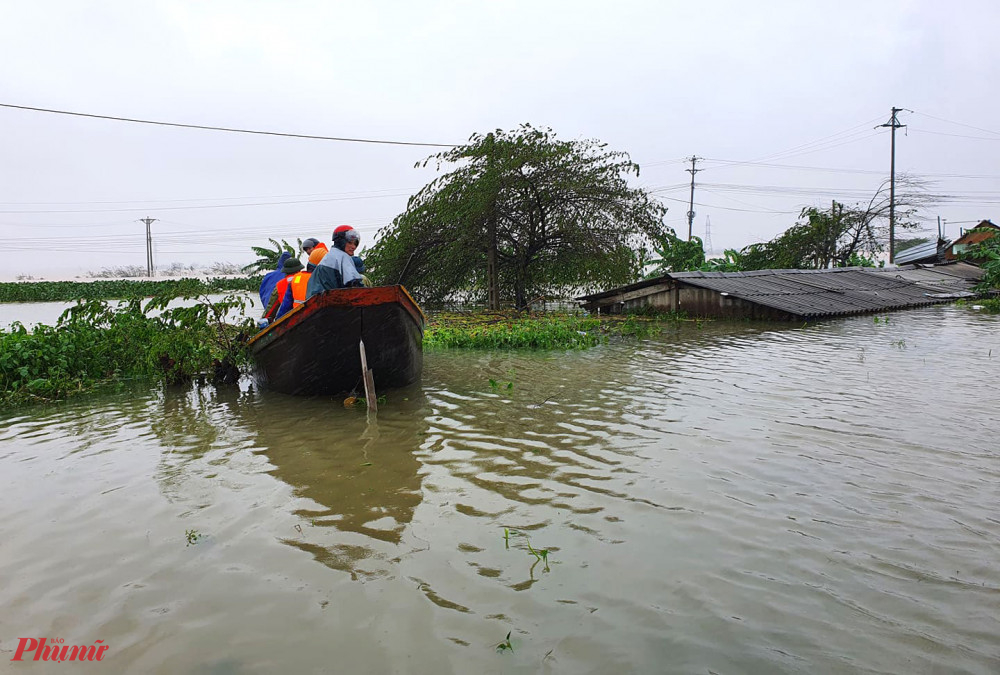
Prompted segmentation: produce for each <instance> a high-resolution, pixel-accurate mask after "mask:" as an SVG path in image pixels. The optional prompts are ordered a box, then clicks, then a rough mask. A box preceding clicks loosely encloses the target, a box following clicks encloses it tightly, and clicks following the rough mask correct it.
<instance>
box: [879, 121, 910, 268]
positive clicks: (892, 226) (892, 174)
mask: <svg viewBox="0 0 1000 675" xmlns="http://www.w3.org/2000/svg"><path fill="white" fill-rule="evenodd" d="M901 110H903V109H902V108H896V107H893V109H892V115H891V116H890V117H889V121H888V122H886V123H885V124H880V125H879V126H882V127H889V128H890V129H891V130H892V133H891V136H892V141H891V145H890V153H891V155H890V160H889V264H890V265H891V264H892V263H893V261H894V260H895V259H896V129H898V128H900V127H905V126H906V125H905V124H900V123H899V120H898V119H896V113H898V112H900V111H901Z"/></svg>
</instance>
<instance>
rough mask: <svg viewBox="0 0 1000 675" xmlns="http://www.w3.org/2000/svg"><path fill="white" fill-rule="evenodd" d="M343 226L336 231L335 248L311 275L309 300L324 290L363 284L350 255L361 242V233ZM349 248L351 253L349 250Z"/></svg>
mask: <svg viewBox="0 0 1000 675" xmlns="http://www.w3.org/2000/svg"><path fill="white" fill-rule="evenodd" d="M343 227H344V226H341V227H338V228H337V229H336V230H335V231H334V233H333V249H331V250H330V252H329V253H327V254H326V255H325V256H324V257H323V259H322V260H321V261H320V262H319V264H318V265H316V269H314V270H313V273H312V276H310V277H309V285H308V287H307V289H306V299H307V300H308V299H309V298H311V297H312V296H314V295H316V294H317V293H322V292H323V291H329V290H332V289H335V288H349V287H353V286H361V285H362V280H361V274H360V273H359V272H358V268H357V267H356V266H355V263H354V260H353V259H352V258H351V255H350V253H354V249H355V248H357V246H358V244H359V243H360V242H361V235H359V234H358V233H357V231H356V230H353V229H351V228H350V227H348V228H347V229H346V230H345V229H343ZM348 248H350V253H348V252H347V249H348Z"/></svg>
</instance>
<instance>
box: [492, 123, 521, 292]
mask: <svg viewBox="0 0 1000 675" xmlns="http://www.w3.org/2000/svg"><path fill="white" fill-rule="evenodd" d="M486 139H487V143H488V144H489V154H488V155H487V157H486V174H487V176H488V180H489V183H490V184H489V189H491V190H493V191H494V192H493V198H492V203H491V204H490V212H489V214H488V215H487V222H486V230H487V232H486V237H487V242H486V245H487V246H488V248H487V249H486V298H487V299H486V303H487V304H486V306H487V308H488V309H490V310H491V311H498V310H499V309H500V280H499V277H500V272H499V270H498V266H497V248H498V246H497V201H498V200H499V198H500V190H499V187H498V186H497V185H496V184H495V183H496V182H497V172H496V140H495V138H494V137H493V134H492V133H490V134H487V135H486ZM518 309H520V308H518Z"/></svg>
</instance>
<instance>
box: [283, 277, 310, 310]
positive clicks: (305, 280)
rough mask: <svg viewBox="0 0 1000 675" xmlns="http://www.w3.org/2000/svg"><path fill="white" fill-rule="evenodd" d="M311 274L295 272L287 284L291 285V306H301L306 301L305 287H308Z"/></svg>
mask: <svg viewBox="0 0 1000 675" xmlns="http://www.w3.org/2000/svg"><path fill="white" fill-rule="evenodd" d="M310 276H312V273H311V272H297V273H296V274H295V276H293V277H292V278H291V280H289V282H288V283H290V284H291V285H292V304H293V305H301V304H302V303H303V302H305V301H306V286H308V285H309V277H310Z"/></svg>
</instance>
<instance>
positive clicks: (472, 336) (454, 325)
mask: <svg viewBox="0 0 1000 675" xmlns="http://www.w3.org/2000/svg"><path fill="white" fill-rule="evenodd" d="M679 320H682V317H680V316H675V315H673V314H659V315H657V314H652V315H649V316H639V315H624V316H607V315H605V316H601V317H597V316H583V315H580V314H567V313H556V312H550V313H523V314H519V313H516V312H506V313H504V312H479V313H459V312H441V313H437V314H434V315H432V316H431V318H430V323H429V325H428V326H427V329H426V330H425V331H424V346H425V347H428V348H441V347H445V348H449V347H465V348H472V349H586V348H588V347H593V346H595V345H599V344H601V343H602V342H606V341H607V340H608V339H609V338H611V337H633V338H643V337H649V336H652V335H656V334H658V333H659V332H660V330H661V328H662V324H663V323H664V322H668V321H669V322H676V321H679ZM508 384H509V385H510V386H507V385H508ZM490 386H491V387H493V388H494V389H499V388H500V387H501V386H504V387H507V388H508V389H512V388H513V383H500V382H496V383H495V386H494V383H493V382H491V385H490Z"/></svg>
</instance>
